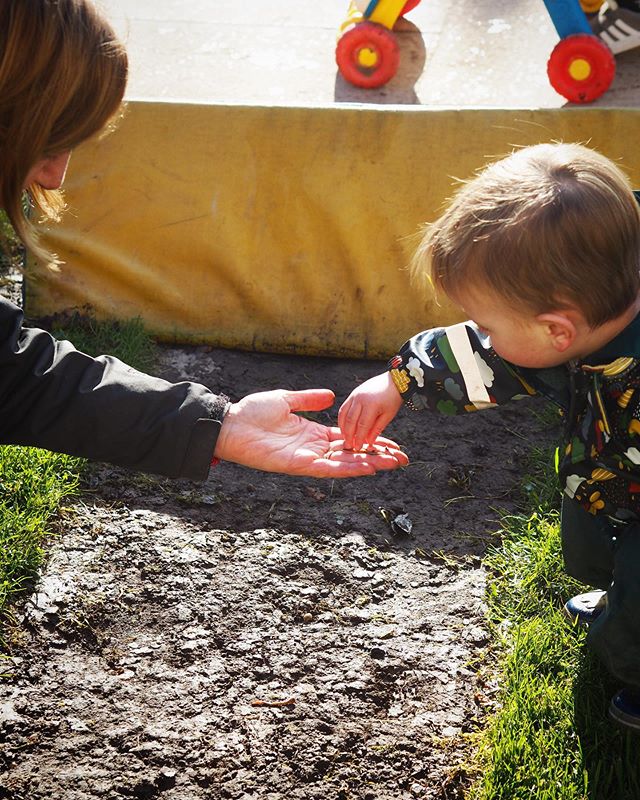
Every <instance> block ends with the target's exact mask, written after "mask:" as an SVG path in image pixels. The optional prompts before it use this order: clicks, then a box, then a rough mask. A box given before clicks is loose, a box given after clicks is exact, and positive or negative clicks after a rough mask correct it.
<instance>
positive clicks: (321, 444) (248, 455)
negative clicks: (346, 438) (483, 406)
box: [215, 389, 408, 478]
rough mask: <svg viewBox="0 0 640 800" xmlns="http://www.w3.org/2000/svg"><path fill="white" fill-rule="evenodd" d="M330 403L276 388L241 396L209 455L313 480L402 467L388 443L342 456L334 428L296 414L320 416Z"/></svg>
mask: <svg viewBox="0 0 640 800" xmlns="http://www.w3.org/2000/svg"><path fill="white" fill-rule="evenodd" d="M334 399H335V396H334V394H333V392H332V391H330V390H329V389H307V390H303V391H288V390H285V389H276V390H274V391H270V392H258V393H256V394H251V395H247V397H244V398H243V399H242V400H240V402H238V403H234V404H233V405H232V406H231V408H230V410H229V412H228V413H227V415H226V417H225V419H224V422H223V425H222V428H221V430H220V435H219V437H218V443H217V445H216V452H215V454H216V456H217V457H218V458H221V459H223V460H225V461H234V462H236V463H237V464H243V465H244V466H247V467H253V468H254V469H261V470H266V471H268V472H282V473H285V474H287V475H307V476H311V477H316V478H349V477H357V476H360V475H373V474H374V473H375V472H377V471H378V470H386V469H397V468H398V467H400V466H404V465H405V464H407V463H408V459H407V456H406V455H405V454H404V453H403V452H402V451H401V450H400V449H399V447H398V445H397V444H396V443H395V442H393V441H391V440H390V439H386V438H383V437H379V438H378V439H377V440H376V441H375V443H374V444H373V446H371V447H369V448H368V451H367V452H352V451H348V450H345V449H344V448H343V440H342V434H341V433H340V429H339V428H334V427H327V426H325V425H321V424H320V423H319V422H314V421H313V420H310V419H306V418H305V417H302V416H300V415H299V414H298V413H296V412H305V411H308V412H309V411H310V412H313V411H321V410H323V409H325V408H328V407H329V406H331V405H332V403H333V401H334Z"/></svg>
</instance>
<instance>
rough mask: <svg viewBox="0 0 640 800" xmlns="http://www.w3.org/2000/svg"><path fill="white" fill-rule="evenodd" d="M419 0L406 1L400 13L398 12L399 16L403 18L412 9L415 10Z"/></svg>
mask: <svg viewBox="0 0 640 800" xmlns="http://www.w3.org/2000/svg"><path fill="white" fill-rule="evenodd" d="M419 2H420V0H407V2H406V3H405V4H404V6H403V7H402V11H401V12H400V16H401V17H404V15H405V14H408V13H409V12H410V11H411V10H412V9H413V8H415V7H416V6H417V5H418V4H419Z"/></svg>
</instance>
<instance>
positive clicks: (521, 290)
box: [412, 144, 640, 328]
mask: <svg viewBox="0 0 640 800" xmlns="http://www.w3.org/2000/svg"><path fill="white" fill-rule="evenodd" d="M412 268H413V271H414V274H417V275H425V274H426V275H430V278H431V281H432V283H433V284H434V286H435V287H436V289H439V290H442V291H443V292H444V293H445V294H447V295H448V296H450V297H452V299H454V300H455V296H456V292H457V291H458V290H459V289H463V288H464V287H465V286H469V287H472V288H474V289H483V290H489V291H491V292H494V293H495V294H496V295H497V296H498V297H500V298H502V299H506V300H507V301H509V302H510V303H512V304H513V305H514V308H522V309H523V310H529V311H531V312H533V313H534V314H540V313H544V312H546V311H551V310H557V309H561V308H563V307H568V306H574V307H576V308H578V309H579V310H581V311H582V313H583V314H584V316H585V319H586V321H587V322H588V323H589V324H590V325H591V326H592V327H594V328H595V327H597V326H598V325H601V324H602V323H604V322H606V321H608V320H610V319H614V318H615V317H617V316H619V315H620V314H622V313H623V312H624V311H625V310H626V309H628V308H629V306H630V305H631V304H632V303H633V302H634V300H635V299H636V297H637V295H638V291H639V289H640V209H639V207H638V203H637V202H636V200H635V197H634V195H633V192H632V190H631V186H630V183H629V180H628V178H627V177H626V176H625V174H624V173H623V172H622V170H620V169H619V168H618V167H617V166H616V165H615V164H614V163H613V162H612V161H611V160H610V159H608V158H606V157H605V156H603V155H601V154H600V153H598V152H596V151H594V150H591V149H589V148H587V147H584V146H582V145H579V144H539V145H534V146H531V147H525V148H523V149H521V150H516V151H515V152H513V153H512V154H511V155H509V156H507V157H506V158H503V159H501V160H500V161H496V162H495V163H493V164H490V165H489V166H487V167H486V168H484V169H483V170H482V171H481V172H480V173H479V174H478V175H477V176H476V177H475V178H473V179H472V180H470V181H469V182H467V183H465V184H464V185H463V186H462V187H461V189H460V190H459V191H458V192H457V194H456V195H455V196H454V198H453V200H452V202H451V204H450V205H449V207H448V208H447V210H446V211H445V212H444V214H443V215H442V216H441V217H440V218H439V219H438V220H436V221H435V222H434V223H432V224H430V225H427V226H426V228H425V232H424V235H423V238H422V240H421V242H420V244H419V246H418V249H417V252H416V254H415V256H414V260H413V265H412Z"/></svg>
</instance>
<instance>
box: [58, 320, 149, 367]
mask: <svg viewBox="0 0 640 800" xmlns="http://www.w3.org/2000/svg"><path fill="white" fill-rule="evenodd" d="M51 330H52V333H53V335H54V336H55V337H56V338H57V339H69V341H71V342H73V344H74V346H75V347H76V348H77V349H78V350H82V352H84V353H88V354H89V355H92V356H97V355H103V354H109V355H112V356H117V357H118V358H120V359H121V360H122V361H124V362H125V363H127V364H129V366H130V367H134V368H135V369H139V370H141V371H142V372H146V371H149V370H151V369H152V368H153V365H154V363H155V360H156V352H155V345H154V343H153V341H152V339H151V338H150V337H149V334H148V333H147V332H146V330H145V327H144V323H143V322H142V320H141V319H139V318H135V319H130V320H126V321H125V322H120V321H118V320H107V321H101V322H97V321H96V320H95V319H94V318H93V317H92V316H90V315H85V314H79V313H74V314H70V315H66V316H64V317H57V318H55V319H54V320H53V322H52V325H51Z"/></svg>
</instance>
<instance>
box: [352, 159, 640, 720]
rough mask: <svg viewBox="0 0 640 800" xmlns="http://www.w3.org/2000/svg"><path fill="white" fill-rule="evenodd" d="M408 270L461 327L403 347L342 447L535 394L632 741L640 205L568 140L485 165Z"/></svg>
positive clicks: (637, 625) (581, 613)
mask: <svg viewBox="0 0 640 800" xmlns="http://www.w3.org/2000/svg"><path fill="white" fill-rule="evenodd" d="M413 267H414V273H415V274H416V275H418V276H420V275H423V276H424V275H428V276H429V277H430V279H431V281H432V283H433V284H434V286H435V288H436V290H438V291H440V292H444V294H446V295H447V296H448V297H449V298H450V299H451V300H452V301H454V302H455V303H456V304H457V305H459V306H460V307H461V308H462V309H463V310H464V313H465V315H467V316H468V317H469V319H470V321H468V322H464V323H460V324H458V325H452V326H450V327H446V328H434V329H431V330H426V331H423V332H422V333H418V334H416V335H415V336H413V337H412V338H411V339H410V340H409V341H408V342H406V343H405V344H404V345H403V346H402V347H401V348H400V351H399V353H398V354H397V355H395V356H394V357H393V358H392V359H391V361H390V363H389V370H388V371H387V372H385V373H383V374H381V375H377V376H375V377H373V378H371V379H370V380H368V381H366V382H365V383H363V384H362V385H360V386H359V387H358V388H356V389H355V390H354V391H353V392H352V393H351V395H350V396H349V397H348V398H347V400H346V401H345V402H344V404H343V405H342V407H341V409H340V412H339V424H340V427H341V429H342V432H343V435H344V438H345V445H346V446H347V447H351V448H354V449H359V448H360V447H362V446H363V445H364V444H365V443H367V442H372V441H374V440H375V439H376V437H377V436H378V435H379V434H380V433H381V432H382V430H384V428H385V427H386V426H387V425H388V423H389V422H390V421H391V420H392V419H393V417H394V416H395V415H396V413H397V412H398V410H399V409H400V407H401V406H402V404H403V402H404V404H406V405H407V406H408V407H409V408H410V409H412V410H415V411H421V410H423V409H430V410H438V411H440V412H442V413H444V414H457V413H460V412H464V411H475V410H476V409H481V408H489V407H491V406H495V405H500V404H502V403H505V402H508V401H509V400H513V399H517V398H520V397H523V396H525V397H526V396H530V395H535V394H539V395H543V396H545V397H547V398H549V399H551V400H552V401H554V402H555V403H556V404H557V405H558V406H560V407H561V408H562V409H563V410H564V417H565V425H564V434H563V437H562V443H561V446H560V448H559V450H558V453H559V458H558V473H559V477H560V482H561V486H562V489H563V491H564V494H563V505H562V516H561V531H562V546H563V555H564V560H565V565H566V569H567V572H568V573H569V574H570V575H573V576H574V577H576V578H578V579H579V580H581V581H583V582H584V583H586V584H589V585H590V586H594V587H597V588H598V590H599V591H594V592H588V593H585V594H584V595H579V596H578V597H576V598H572V599H571V600H570V601H568V603H567V604H566V606H565V609H566V611H567V613H568V614H570V615H571V616H572V617H574V618H577V619H578V620H579V621H580V622H584V623H588V625H589V633H588V639H587V640H588V642H589V643H590V644H591V645H592V646H593V647H594V648H595V650H596V651H597V652H598V654H599V655H600V657H601V658H602V659H603V660H604V662H605V664H606V665H607V667H608V669H609V670H610V671H611V672H612V673H613V674H614V675H615V676H616V677H617V678H618V679H619V680H620V681H621V683H622V684H623V688H622V689H621V690H620V691H619V692H618V693H617V694H616V695H615V696H614V697H613V699H612V701H611V704H610V707H609V711H610V714H611V716H612V717H613V718H614V719H615V720H616V721H618V722H619V723H621V724H623V725H625V726H628V727H631V728H635V729H638V730H640V614H639V613H638V609H639V608H640V315H639V311H640V208H639V206H638V203H637V202H636V198H635V197H634V193H633V191H632V190H631V187H630V185H629V182H628V180H627V178H626V176H625V175H624V174H623V173H622V172H621V170H620V169H619V168H618V167H617V166H616V165H615V164H613V163H612V162H611V161H610V160H609V159H607V158H605V157H604V156H602V155H600V154H599V153H597V152H595V151H593V150H591V149H588V148H586V147H583V146H581V145H577V144H540V145H535V146H532V147H526V148H523V149H521V150H518V151H516V152H514V153H513V154H511V155H510V156H508V157H507V158H504V159H502V160H500V161H497V162H495V163H494V164H491V165H490V166H488V167H487V168H485V169H484V170H483V171H482V172H480V173H479V175H478V176H477V177H475V178H474V179H473V180H471V181H470V182H468V183H466V184H465V185H464V186H463V187H462V188H461V190H460V191H459V192H458V193H457V194H456V196H455V197H454V199H453V201H452V202H451V204H450V205H449V207H448V209H447V210H446V211H445V212H444V214H443V215H442V216H441V217H440V218H439V219H438V220H437V221H436V222H435V223H433V224H432V225H430V226H428V227H427V228H426V232H425V234H424V236H423V238H422V241H421V243H420V245H419V247H418V250H417V253H416V255H415V258H414V263H413Z"/></svg>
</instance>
